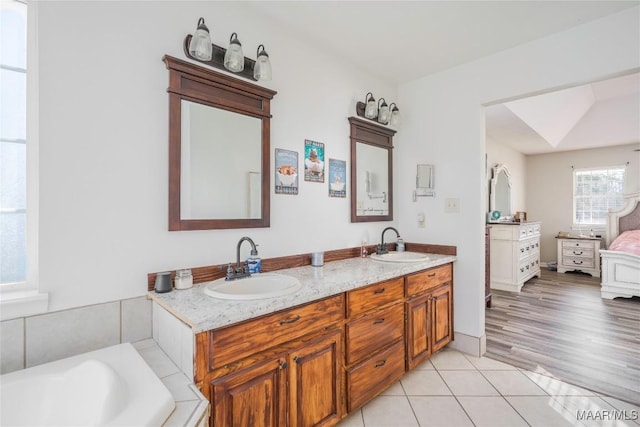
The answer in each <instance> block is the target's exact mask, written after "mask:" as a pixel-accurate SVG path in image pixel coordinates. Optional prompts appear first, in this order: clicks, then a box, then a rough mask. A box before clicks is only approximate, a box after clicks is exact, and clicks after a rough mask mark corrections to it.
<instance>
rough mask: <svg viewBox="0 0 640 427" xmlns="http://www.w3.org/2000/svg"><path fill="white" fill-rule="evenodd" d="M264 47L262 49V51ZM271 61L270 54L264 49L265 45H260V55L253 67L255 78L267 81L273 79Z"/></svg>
mask: <svg viewBox="0 0 640 427" xmlns="http://www.w3.org/2000/svg"><path fill="white" fill-rule="evenodd" d="M260 47H262V51H260ZM271 75H272V74H271V61H269V55H268V54H267V52H265V50H264V46H262V45H260V46H258V57H257V59H256V64H255V66H254V68H253V78H254V79H256V80H258V81H261V82H265V81H269V80H271Z"/></svg>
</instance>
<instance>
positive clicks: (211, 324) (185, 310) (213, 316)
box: [148, 254, 456, 334]
mask: <svg viewBox="0 0 640 427" xmlns="http://www.w3.org/2000/svg"><path fill="white" fill-rule="evenodd" d="M430 255H431V256H430V258H429V260H427V261H423V262H416V263H407V264H403V263H387V262H379V261H373V260H371V259H369V258H349V259H344V260H340V261H333V262H325V265H324V266H323V267H311V266H304V267H295V268H286V269H282V270H278V271H277V272H278V273H280V274H286V275H289V276H293V277H295V278H297V279H298V280H300V282H301V283H302V289H301V290H300V291H299V292H297V293H295V294H292V295H286V296H283V297H276V298H267V299H261V300H248V301H231V300H221V299H216V298H212V297H210V296H208V295H206V294H205V293H204V286H203V285H202V284H200V285H195V286H194V287H193V288H191V289H186V290H174V291H173V292H167V293H162V294H158V293H155V292H153V291H151V292H149V293H148V295H149V297H150V298H151V299H152V300H154V301H155V302H157V303H158V304H159V305H160V306H161V307H163V308H164V309H166V310H167V311H169V312H170V313H172V314H173V315H174V316H176V317H177V318H179V319H180V320H181V321H183V322H184V323H186V324H187V325H188V326H189V327H191V329H192V331H193V333H194V334H198V333H200V332H204V331H208V330H211V329H215V328H219V327H222V326H227V325H230V324H233V323H238V322H241V321H243V320H247V319H251V318H254V317H258V316H262V315H265V314H270V313H274V312H276V311H279V310H283V309H286V308H290V307H294V306H297V305H301V304H305V303H308V302H311V301H315V300H319V299H322V298H326V297H329V296H332V295H336V294H339V293H341V292H345V291H349V290H352V289H356V288H359V287H362V286H365V285H369V284H372V283H377V282H381V281H384V280H388V279H391V278H394V277H399V276H404V275H406V274H410V273H414V272H417V271H421V270H426V269H428V268H432V267H437V266H439V265H443V264H447V263H451V262H454V261H455V260H456V257H455V256H452V255H438V254H430Z"/></svg>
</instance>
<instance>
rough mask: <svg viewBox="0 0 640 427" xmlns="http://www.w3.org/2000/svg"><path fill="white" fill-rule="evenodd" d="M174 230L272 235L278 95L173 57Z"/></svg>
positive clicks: (171, 201)
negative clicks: (263, 230)
mask: <svg viewBox="0 0 640 427" xmlns="http://www.w3.org/2000/svg"><path fill="white" fill-rule="evenodd" d="M163 61H164V62H165V64H166V65H167V68H168V69H169V88H168V89H167V91H168V92H169V230H170V231H176V230H209V229H225V228H255V227H269V224H270V218H269V212H270V209H269V207H270V197H269V196H270V192H269V191H270V173H269V165H270V120H271V114H270V101H271V99H273V96H274V95H275V94H276V92H275V91H272V90H270V89H266V88H263V87H260V86H257V85H255V84H253V83H249V82H245V81H243V80H240V79H237V78H235V77H232V76H228V75H225V74H222V73H219V72H216V71H213V70H209V69H206V68H203V67H201V66H198V65H195V64H192V63H189V62H186V61H182V60H179V59H176V58H173V57H171V56H165V57H164V58H163Z"/></svg>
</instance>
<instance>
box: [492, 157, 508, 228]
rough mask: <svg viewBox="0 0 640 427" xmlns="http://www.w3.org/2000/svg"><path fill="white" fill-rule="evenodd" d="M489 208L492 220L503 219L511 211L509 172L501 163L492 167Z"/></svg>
mask: <svg viewBox="0 0 640 427" xmlns="http://www.w3.org/2000/svg"><path fill="white" fill-rule="evenodd" d="M489 209H490V210H491V212H490V214H491V220H492V221H504V220H506V219H507V218H508V217H510V216H511V213H512V212H511V173H510V172H509V169H508V168H507V167H506V166H505V165H503V164H497V165H495V166H494V167H493V168H492V174H491V185H490V190H489ZM496 212H497V213H496ZM494 214H495V216H494Z"/></svg>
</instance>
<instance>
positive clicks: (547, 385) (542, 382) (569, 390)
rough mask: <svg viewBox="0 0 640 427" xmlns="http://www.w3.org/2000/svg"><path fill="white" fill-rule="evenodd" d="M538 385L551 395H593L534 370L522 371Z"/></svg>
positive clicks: (593, 394)
mask: <svg viewBox="0 0 640 427" xmlns="http://www.w3.org/2000/svg"><path fill="white" fill-rule="evenodd" d="M522 373H523V374H524V375H526V376H527V377H528V378H529V379H530V380H531V381H533V382H534V383H536V384H537V385H538V387H540V388H541V389H543V390H544V391H545V392H547V394H550V395H552V396H595V393H594V392H592V391H590V390H587V389H584V388H580V387H578V386H574V385H571V384H567V383H565V382H562V381H560V380H557V379H555V378H551V377H548V376H546V375H540V374H538V373H536V372H530V371H522Z"/></svg>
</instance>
